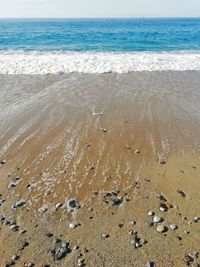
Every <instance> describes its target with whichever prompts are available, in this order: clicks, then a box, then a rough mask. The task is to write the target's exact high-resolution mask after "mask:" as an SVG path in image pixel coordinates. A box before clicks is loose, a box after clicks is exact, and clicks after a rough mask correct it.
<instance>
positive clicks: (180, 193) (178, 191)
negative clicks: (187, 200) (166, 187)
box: [177, 189, 185, 197]
mask: <svg viewBox="0 0 200 267" xmlns="http://www.w3.org/2000/svg"><path fill="white" fill-rule="evenodd" d="M177 193H178V194H179V195H180V196H181V197H185V193H184V192H183V191H181V190H179V189H178V190H177Z"/></svg>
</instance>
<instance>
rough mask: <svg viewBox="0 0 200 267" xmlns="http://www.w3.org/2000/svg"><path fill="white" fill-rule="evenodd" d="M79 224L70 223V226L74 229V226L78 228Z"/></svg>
mask: <svg viewBox="0 0 200 267" xmlns="http://www.w3.org/2000/svg"><path fill="white" fill-rule="evenodd" d="M77 226H78V225H77V224H76V223H70V224H69V228H71V229H74V228H76V227H77Z"/></svg>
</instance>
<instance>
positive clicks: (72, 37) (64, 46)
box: [0, 18, 200, 52]
mask: <svg viewBox="0 0 200 267" xmlns="http://www.w3.org/2000/svg"><path fill="white" fill-rule="evenodd" d="M7 50H24V51H43V52H44V51H97V52H110V51H113V52H135V51H140V52H141V51H153V52H157V51H158V52H160V51H185V50H187V51H190V50H193V51H197V50H200V19H199V18H191V19H189V18H185V19H184V18H182V19H170V18H169V19H27V20H26V19H1V20H0V51H7Z"/></svg>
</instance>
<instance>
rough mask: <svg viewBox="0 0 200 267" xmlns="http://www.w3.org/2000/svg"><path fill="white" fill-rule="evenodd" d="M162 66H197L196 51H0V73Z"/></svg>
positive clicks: (199, 56) (199, 64)
mask: <svg viewBox="0 0 200 267" xmlns="http://www.w3.org/2000/svg"><path fill="white" fill-rule="evenodd" d="M164 70H177V71H184V70H200V51H194V52H193V51H184V52H159V53H158V52H155V53H153V52H133V53H114V52H107V53H103V52H23V51H7V52H5V51H2V52H0V74H61V73H71V72H82V73H106V72H117V73H126V72H131V71H164Z"/></svg>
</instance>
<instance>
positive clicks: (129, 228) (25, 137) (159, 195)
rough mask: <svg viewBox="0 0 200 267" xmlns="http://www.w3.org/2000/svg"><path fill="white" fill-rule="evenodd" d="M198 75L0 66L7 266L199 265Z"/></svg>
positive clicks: (0, 255) (1, 242)
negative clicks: (4, 69) (74, 205)
mask: <svg viewBox="0 0 200 267" xmlns="http://www.w3.org/2000/svg"><path fill="white" fill-rule="evenodd" d="M199 84H200V72H198V71H187V72H175V71H171V72H170V71H166V72H133V73H127V74H114V73H105V74H77V73H72V74H63V75H43V76H42V75H41V76H37V75H35V76H30V75H1V76H0V88H1V90H0V119H1V123H0V161H2V162H1V164H0V180H1V183H0V193H1V197H0V203H1V207H0V215H1V226H0V259H1V260H0V261H1V266H5V264H6V262H8V263H11V261H12V259H11V258H12V256H13V255H17V256H18V258H17V259H15V260H13V263H14V264H15V266H26V265H27V264H28V262H29V263H30V262H32V263H33V264H35V266H39V267H40V266H45V264H46V266H48V265H49V266H70V267H71V266H84V264H85V266H98V267H100V266H115V267H118V266H145V265H146V264H149V265H146V266H164V267H167V266H185V265H191V266H198V264H200V259H198V253H199V252H200V245H199V226H200V220H199V219H198V218H195V217H198V216H200V208H199V204H200V201H199V197H198V193H199V190H200V184H199V179H200V172H199V168H200V163H199V162H200V161H199V159H200V156H199V149H200V109H199V103H200V91H199ZM4 160H5V162H4ZM70 198H75V199H76V200H77V201H78V203H79V205H80V207H78V209H76V210H75V211H71V212H70V211H69V209H68V210H67V207H66V206H67V205H66V202H67V201H68V200H69V199H70ZM19 200H23V201H24V202H23V201H22V202H21V204H20V205H19V207H17V204H18V203H17V201H19ZM16 203H17V204H16ZM13 204H14V206H13ZM56 204H57V208H56ZM58 204H60V205H58ZM160 207H161V210H162V207H164V209H165V211H161V210H160ZM68 208H69V207H68ZM148 211H153V212H154V213H155V215H157V216H160V217H161V218H162V222H159V223H153V220H154V215H152V216H149V215H148ZM9 220H10V221H9ZM70 223H73V224H72V225H70ZM12 225H14V226H13V227H12ZM15 225H16V227H15ZM158 225H162V226H164V230H163V232H162V233H160V232H158V231H157V230H156V228H157V226H158ZM170 225H176V228H177V229H174V230H172V229H171V228H173V227H172V226H170ZM70 226H71V227H75V228H74V229H70ZM10 228H11V229H10ZM13 228H14V229H13ZM23 229H25V230H26V232H25V233H21V232H20V231H21V230H23ZM15 230H16V231H15ZM102 234H103V235H102ZM55 237H57V238H59V239H60V240H61V242H56V240H55ZM25 241H26V242H28V243H27V246H25V247H23V245H24V244H23V242H25ZM57 241H58V240H57ZM63 242H69V245H67V246H66V247H65V249H64V251H65V253H63V255H62V257H61V259H57V256H58V252H60V250H59V249H60V248H61V247H62V243H63ZM76 246H77V247H76ZM22 248H23V249H22ZM194 252H196V253H197V254H195V253H194ZM81 259H84V260H85V261H84V263H81ZM8 266H9V265H8ZM27 266H28V265H27ZM30 266H31V265H30Z"/></svg>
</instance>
